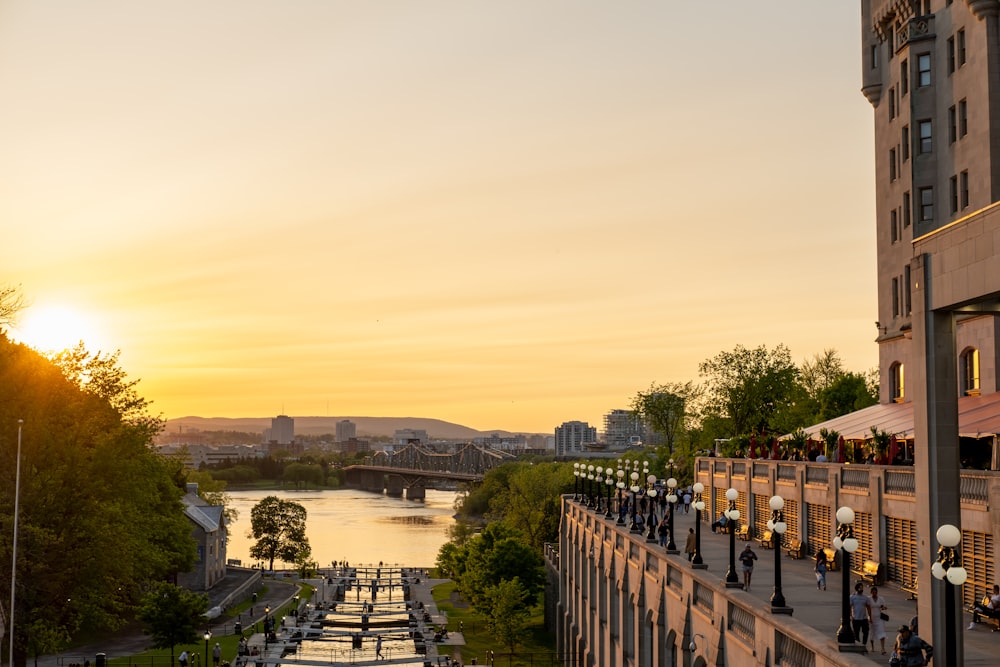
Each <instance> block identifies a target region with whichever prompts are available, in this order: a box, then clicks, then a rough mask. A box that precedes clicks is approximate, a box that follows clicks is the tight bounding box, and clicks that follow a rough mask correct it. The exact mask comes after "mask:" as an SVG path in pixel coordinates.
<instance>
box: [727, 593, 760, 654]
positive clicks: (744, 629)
mask: <svg viewBox="0 0 1000 667" xmlns="http://www.w3.org/2000/svg"><path fill="white" fill-rule="evenodd" d="M756 628H757V617H756V616H754V615H753V612H751V611H749V610H747V609H744V608H743V607H741V606H739V605H738V604H733V603H732V602H730V603H729V630H730V631H731V632H732V633H734V634H736V635H737V636H739V637H742V638H743V639H745V640H746V641H748V642H750V643H751V644H752V643H753V639H754V636H755V635H756V634H757V629H756Z"/></svg>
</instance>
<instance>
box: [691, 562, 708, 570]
mask: <svg viewBox="0 0 1000 667" xmlns="http://www.w3.org/2000/svg"><path fill="white" fill-rule="evenodd" d="M691 569H692V570H707V569H708V564H707V563H691Z"/></svg>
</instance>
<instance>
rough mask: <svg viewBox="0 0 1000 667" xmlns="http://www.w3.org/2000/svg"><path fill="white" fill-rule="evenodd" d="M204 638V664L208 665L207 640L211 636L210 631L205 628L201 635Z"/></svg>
mask: <svg viewBox="0 0 1000 667" xmlns="http://www.w3.org/2000/svg"><path fill="white" fill-rule="evenodd" d="M202 637H204V638H205V663H204V664H205V666H206V667H208V640H209V639H211V638H212V631H211V630H205V634H203V635H202Z"/></svg>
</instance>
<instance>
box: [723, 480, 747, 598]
mask: <svg viewBox="0 0 1000 667" xmlns="http://www.w3.org/2000/svg"><path fill="white" fill-rule="evenodd" d="M739 496H740V492H739V491H737V490H736V489H733V488H729V489H726V500H728V501H729V507H728V509H726V526H727V527H728V528H729V571H728V572H726V588H743V584H741V583H740V577H739V575H737V574H736V522H737V521H739V520H740V511H739V510H738V509H736V499H737V498H739Z"/></svg>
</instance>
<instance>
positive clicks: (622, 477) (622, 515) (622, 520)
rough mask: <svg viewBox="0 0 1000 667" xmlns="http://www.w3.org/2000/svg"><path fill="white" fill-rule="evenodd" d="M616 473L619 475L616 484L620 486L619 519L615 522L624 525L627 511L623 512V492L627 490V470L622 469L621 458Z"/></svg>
mask: <svg viewBox="0 0 1000 667" xmlns="http://www.w3.org/2000/svg"><path fill="white" fill-rule="evenodd" d="M615 475H617V477H618V483H617V484H615V486H616V487H618V521H616V522H615V523H617V524H618V525H619V526H624V525H625V513H624V512H622V492H623V491H624V490H625V471H624V470H622V462H621V460H620V459H619V461H618V472H617V473H615Z"/></svg>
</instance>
